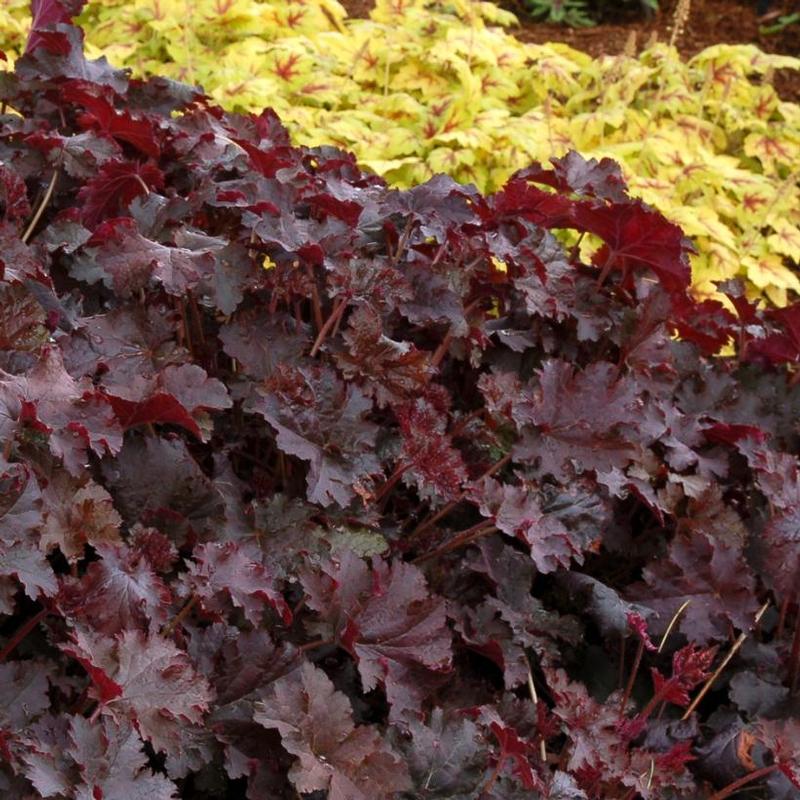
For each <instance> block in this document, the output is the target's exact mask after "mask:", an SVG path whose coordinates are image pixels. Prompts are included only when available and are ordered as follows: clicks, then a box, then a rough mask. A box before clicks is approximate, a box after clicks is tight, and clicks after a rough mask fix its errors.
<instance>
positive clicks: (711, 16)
mask: <svg viewBox="0 0 800 800" xmlns="http://www.w3.org/2000/svg"><path fill="white" fill-rule="evenodd" d="M340 2H341V3H342V5H343V6H344V7H345V8H346V9H347V11H348V13H349V14H350V16H351V17H366V16H368V15H369V12H370V11H371V9H372V7H373V6H374V2H373V0H340ZM501 5H503V6H505V7H506V8H509V9H510V10H511V11H513V12H514V13H515V14H516V15H517V16H518V17H519V19H520V23H521V27H520V28H518V29H516V30H514V34H515V35H516V36H517V37H518V38H519V39H521V40H522V41H525V42H534V43H543V42H565V43H566V44H568V45H570V46H572V47H574V48H576V49H577V50H582V51H584V52H586V53H590V54H591V55H595V56H597V55H607V54H613V53H621V52H622V51H623V50H624V49H625V44H626V42H627V41H628V39H629V37H630V36H631V33H632V32H635V33H636V40H637V42H638V45H639V47H643V46H644V45H645V44H646V43H647V41H648V40H649V39H650V37H651V36H653V35H654V34H655V35H657V36H658V38H659V40H660V41H668V40H669V38H670V35H671V33H672V16H673V11H674V8H675V6H676V5H677V0H661V3H660V6H661V9H660V11H658V12H657V13H656V14H654V15H652V17H651V18H650V19H647V18H646V17H645V16H644V15H643V14H642V13H641V12H638V11H637V9H636V8H635V6H636V4H635V3H634V4H631V6H632V8H628V7H627V6H621V5H619V4H616V3H607V5H609V6H613V7H615V9H616V10H615V12H614V13H613V14H612V15H608V16H607V18H606V19H605V20H604V21H602V22H601V23H600V24H599V25H596V26H595V27H593V28H567V27H564V26H562V25H548V24H546V23H542V22H536V21H535V20H532V19H531V18H530V17H527V16H526V14H525V5H524V0H506V2H503V3H501ZM620 9H621V10H620ZM795 11H800V0H775V2H773V3H772V4H771V7H770V12H769V18H770V20H774V19H775V18H777V17H778V16H780V14H789V13H792V12H795ZM761 24H768V21H764V22H759V18H758V16H757V13H756V2H755V0H695V2H693V3H692V4H691V12H690V15H689V22H688V24H687V25H686V28H685V30H684V32H683V33H682V34H681V36H680V38H679V39H678V41H677V45H678V49H679V50H680V51H681V53H682V54H683V55H684V56H686V57H691V56H693V55H695V54H696V53H698V52H699V51H700V50H702V49H703V48H705V47H709V46H711V45H713V44H721V43H725V44H755V45H757V46H758V47H760V48H761V49H762V50H764V51H765V52H768V53H781V54H784V55H792V56H800V23H795V24H794V25H790V26H788V27H787V28H785V29H784V30H783V31H781V32H779V33H775V34H762V33H760V32H759V27H760V25H761ZM775 88H776V90H777V91H778V94H779V95H780V96H781V97H782V98H783V99H784V100H791V101H793V102H795V103H800V71H797V70H779V71H777V72H776V74H775Z"/></svg>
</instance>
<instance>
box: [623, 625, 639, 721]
mask: <svg viewBox="0 0 800 800" xmlns="http://www.w3.org/2000/svg"><path fill="white" fill-rule="evenodd" d="M643 655H644V639H639V645H638V647H637V648H636V656H635V657H634V659H633V667H631V674H630V675H629V676H628V683H627V684H625V691H624V692H623V694H622V700H621V701H620V704H619V714H620V716H623V715H624V714H625V706H627V705H628V700H629V699H630V696H631V692H632V691H633V684H634V683H635V682H636V675H637V674H638V672H639V665H640V664H641V663H642V656H643Z"/></svg>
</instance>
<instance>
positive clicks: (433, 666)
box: [303, 551, 452, 718]
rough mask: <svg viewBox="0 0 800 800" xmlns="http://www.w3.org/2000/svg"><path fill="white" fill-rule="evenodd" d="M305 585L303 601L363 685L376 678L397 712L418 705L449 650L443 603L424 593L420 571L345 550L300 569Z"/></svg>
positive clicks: (445, 662) (447, 665)
mask: <svg viewBox="0 0 800 800" xmlns="http://www.w3.org/2000/svg"><path fill="white" fill-rule="evenodd" d="M303 586H304V588H305V590H306V595H307V604H308V606H309V607H310V608H313V609H314V610H315V611H316V612H317V613H318V614H319V615H320V616H321V617H322V618H323V619H325V620H326V621H327V622H328V623H330V625H331V628H332V631H333V633H334V635H335V636H336V637H337V638H339V639H340V640H341V642H342V644H343V645H344V646H345V647H346V648H347V649H348V650H349V651H350V652H351V653H352V654H353V656H354V657H355V658H356V660H357V661H358V668H359V673H360V675H361V682H362V684H363V686H364V690H365V691H371V690H372V689H374V688H375V687H376V686H377V685H379V684H380V685H382V686H383V687H384V689H385V691H386V696H387V699H388V701H389V703H390V704H391V705H392V712H393V714H394V715H395V716H396V717H397V718H399V717H400V716H401V715H402V712H403V711H405V710H407V709H408V710H413V711H416V710H418V708H419V704H420V703H421V701H422V700H423V698H424V696H425V694H426V693H427V691H428V683H429V682H430V681H431V679H433V678H434V674H435V673H442V672H444V671H446V670H448V669H449V668H450V664H451V657H452V654H451V649H450V633H449V631H448V630H447V627H446V619H445V607H444V603H443V602H442V601H441V600H440V599H439V598H436V597H432V596H431V595H430V594H429V592H428V589H427V587H426V585H425V579H424V577H423V575H422V573H421V572H420V571H419V570H418V569H417V568H416V567H413V566H412V565H410V564H405V563H403V562H402V561H394V562H393V563H392V564H391V566H389V565H388V564H386V562H384V561H381V560H379V559H375V560H374V561H373V564H372V568H371V569H370V567H368V566H367V564H366V563H365V562H364V561H362V560H361V559H360V558H358V557H356V556H355V555H354V554H353V553H352V552H350V551H345V552H344V553H343V554H342V556H341V559H340V560H338V561H331V562H329V563H328V564H325V565H323V566H322V569H321V571H320V572H319V573H308V574H306V575H304V576H303Z"/></svg>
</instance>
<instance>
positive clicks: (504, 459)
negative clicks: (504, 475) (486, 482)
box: [406, 453, 511, 544]
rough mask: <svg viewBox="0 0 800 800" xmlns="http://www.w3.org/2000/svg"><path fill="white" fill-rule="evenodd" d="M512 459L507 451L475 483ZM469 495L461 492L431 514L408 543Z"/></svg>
mask: <svg viewBox="0 0 800 800" xmlns="http://www.w3.org/2000/svg"><path fill="white" fill-rule="evenodd" d="M509 461H511V453H506V455H504V456H503V457H502V458H501V459H500V460H499V461H496V462H495V463H494V464H492V466H491V467H489V469H487V470H486V472H484V473H483V475H481V476H480V477H479V478H478V479H477V480H476V481H475V483H480V482H481V481H482V480H483V479H484V478H490V477H491V476H492V475H494V474H495V472H499V471H500V470H501V469H502V468H503V467H504V466H505V465H506V464H508V462H509ZM466 496H467V493H466V492H461V494H460V495H459V496H458V497H457V498H456V499H455V500H452V501H451V502H449V503H448V504H447V505H445V506H443V507H442V508H441V509H440V510H439V511H437V512H436V513H435V514H433V515H432V516H431V515H429V516H428V517H427V518H426V519H424V520H423V521H422V522H421V523H420V524H419V525H417V527H416V528H414V530H413V531H411V533H410V534H409V535H408V537H407V538H406V544H408V542H411V541H413V540H414V539H416V538H417V537H418V536H420V535H421V534H423V533H424V532H425V531H426V530H428V528H430V527H431V525H435V524H436V523H437V522H438V521H439V520H440V519H441V518H442V517H444V516H446V515H447V514H449V513H450V512H451V511H452V510H453V509H454V508H455V507H456V506H457V505H458V504H459V503H460V502H461V501H462V500H463V499H464V498H465V497H466Z"/></svg>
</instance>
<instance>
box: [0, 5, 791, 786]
mask: <svg viewBox="0 0 800 800" xmlns="http://www.w3.org/2000/svg"><path fill="white" fill-rule="evenodd" d="M81 5H82V4H81V2H80V0H35V1H34V3H33V11H34V20H35V22H34V27H33V29H32V31H31V33H30V35H29V38H28V39H27V40H26V41H25V42H23V43H21V44H20V45H19V48H18V54H17V55H18V58H16V61H15V65H14V69H13V70H7V71H5V72H3V73H2V74H0V102H2V114H0V442H1V443H2V449H1V450H0V794H2V796H3V798H14V800H17V799H18V800H40V799H41V798H53V799H54V800H124V799H125V798H131V799H132V798H147V799H148V800H177V798H185V800H220V798H240V797H245V798H248V800H297V798H298V797H303V798H308V800H322V799H323V798H325V799H326V800H478V799H480V800H606V799H607V798H620V799H623V798H625V799H626V800H637V799H640V800H672V799H673V798H674V799H676V800H678V799H680V798H684V799H685V800H698V799H699V798H704V799H705V800H709V798H713V800H723V799H724V798H727V797H730V796H732V795H733V794H735V793H737V792H738V791H739V790H740V789H742V788H746V789H748V791H750V792H754V793H755V794H754V796H757V797H761V798H789V797H792V796H796V794H797V791H798V789H800V768H799V767H798V764H800V723H799V722H798V701H797V690H798V688H800V608H798V588H799V586H800V537H799V536H798V530H800V469H798V460H797V457H798V435H797V418H798V413H800V411H798V410H799V409H800V381H798V375H799V374H800V372H799V370H800V305H797V304H790V305H788V306H786V307H783V308H774V307H769V306H764V305H761V304H757V303H755V302H752V301H751V300H750V299H748V297H747V296H746V295H745V292H744V285H743V283H742V282H741V281H737V280H729V281H726V282H723V283H721V284H720V285H719V286H718V287H717V288H718V290H719V292H720V293H722V294H723V295H724V297H725V298H726V303H725V304H723V303H721V302H717V301H715V300H710V299H706V300H702V301H699V300H698V299H697V298H696V297H693V296H692V294H691V293H690V291H689V289H690V268H689V254H690V248H691V245H690V242H689V241H688V239H687V238H686V237H685V236H684V233H683V231H682V230H681V229H680V227H679V226H677V225H676V224H674V223H673V222H671V221H668V220H667V219H666V218H665V217H664V216H663V215H662V214H660V213H659V212H658V211H656V210H654V209H653V208H652V207H650V206H649V205H647V204H645V203H644V202H643V201H641V200H640V199H637V198H634V197H632V195H631V193H630V191H629V189H628V187H627V185H626V181H625V179H624V177H623V175H622V172H621V171H620V169H619V167H618V166H617V165H616V164H615V163H614V162H612V161H611V160H609V159H606V160H602V161H596V160H586V159H584V158H583V157H581V156H580V155H578V154H577V153H575V152H571V153H569V154H568V155H566V156H564V157H563V158H555V159H553V160H552V161H551V162H548V163H547V164H544V165H543V164H537V163H533V164H528V165H527V166H526V167H525V168H524V169H522V170H520V171H518V172H516V173H514V174H513V175H512V176H511V177H510V178H509V180H508V181H507V182H506V183H505V184H504V185H503V186H502V187H501V188H499V189H498V190H497V191H494V192H491V193H486V194H482V193H481V192H479V191H478V190H477V189H476V188H475V187H474V186H465V185H462V184H459V183H457V182H455V181H454V180H453V179H452V178H450V177H447V176H443V175H439V176H436V177H434V178H433V179H431V180H430V181H428V182H426V183H423V184H421V185H418V186H415V187H413V188H410V189H403V190H398V189H393V188H389V187H388V186H387V184H386V183H385V181H384V180H383V179H382V178H381V177H379V176H376V175H374V174H372V173H368V172H364V171H362V170H361V169H360V168H359V167H358V166H357V163H356V160H355V158H354V156H353V155H352V154H350V153H347V152H345V151H343V150H340V149H337V148H335V147H331V146H319V147H313V148H309V147H301V146H296V145H293V144H292V143H291V141H290V138H289V135H288V133H287V131H286V129H285V128H284V127H283V126H282V125H281V123H280V120H279V118H278V117H277V115H276V114H275V113H274V112H272V111H269V110H266V111H261V112H259V113H241V114H239V113H232V112H228V111H224V110H223V109H222V108H220V107H219V106H218V105H216V104H215V103H214V102H213V101H212V100H209V98H207V97H205V96H203V95H201V94H200V93H198V92H197V91H196V90H194V89H193V88H192V87H190V86H187V85H185V84H182V83H177V82H175V81H171V80H169V79H168V78H165V77H154V78H152V79H148V80H140V79H137V78H131V77H130V75H129V74H128V73H126V72H124V71H122V70H119V69H117V68H115V67H114V66H112V65H111V64H110V63H109V62H108V61H106V60H105V59H97V60H91V59H87V57H86V55H85V53H84V51H83V48H82V31H81V30H80V28H79V27H77V26H75V25H74V24H73V23H72V17H73V15H74V14H76V13H78V12H80V11H81ZM247 7H248V8H260V7H258V6H247ZM262 10H263V9H262ZM335 11H336V9H335V8H334V9H332V10H331V9H330V8H329V9H328V13H324V12H323V16H324V18H325V19H327V18H328V14H332V15H333V19H334V20H336V19H337V18H336V16H335ZM86 13H87V14H89V13H90V12H86ZM109 19H110V17H109ZM320 19H322V17H320ZM250 22H252V20H250V21H248V19H247V18H245V19H244V20H243V21H241V22H240V24H242V25H245V24H250ZM493 35H498V36H499V34H493ZM154 46H155V45H154ZM680 69H683V67H681V68H680ZM566 79H568V76H565V80H566ZM385 85H387V86H388V84H385ZM708 91H709V94H713V92H714V91H716V90H715V89H714V88H713V87H712V86H710V87H709V89H708ZM387 96H389V91H388V89H387ZM665 102H668V100H667V99H666V98H665ZM443 113H445V112H443ZM775 168H776V169H777V170H780V169H781V167H780V166H776V167H775ZM747 174H750V173H749V172H748V173H747ZM784 183H787V181H786V180H785V179H784ZM787 186H788V183H787ZM790 190H791V187H790V188H789V189H787V190H786V191H790ZM731 202H733V201H731ZM581 237H584V238H586V237H593V239H594V241H595V242H596V243H597V246H595V247H594V248H593V252H592V253H591V255H590V256H589V255H587V253H586V251H585V250H583V249H582V248H581V247H580V246H577V242H578V240H580V239H581ZM565 241H571V242H575V243H576V244H572V245H570V244H565V243H564V242H565ZM730 342H734V343H735V345H736V346H735V354H734V355H725V354H724V353H721V351H722V349H723V348H724V347H725V346H726V345H727V344H728V343H730Z"/></svg>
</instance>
